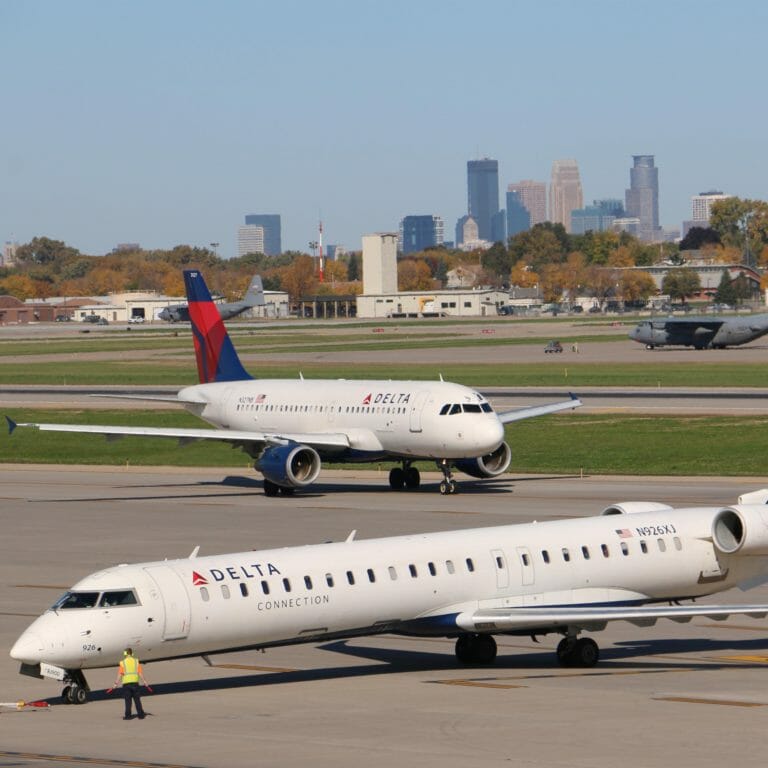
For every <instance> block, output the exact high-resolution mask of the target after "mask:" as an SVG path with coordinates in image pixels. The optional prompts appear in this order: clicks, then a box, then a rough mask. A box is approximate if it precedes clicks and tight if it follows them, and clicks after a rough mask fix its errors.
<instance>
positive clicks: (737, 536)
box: [712, 505, 768, 555]
mask: <svg viewBox="0 0 768 768" xmlns="http://www.w3.org/2000/svg"><path fill="white" fill-rule="evenodd" d="M712 541H713V542H714V544H715V547H717V549H718V550H719V551H720V552H722V553H723V554H725V555H733V554H735V553H736V552H740V553H741V554H743V555H768V508H766V507H765V506H762V505H761V506H751V505H737V506H734V507H725V508H723V509H721V510H720V511H719V512H718V513H717V514H716V515H715V519H714V520H713V521H712Z"/></svg>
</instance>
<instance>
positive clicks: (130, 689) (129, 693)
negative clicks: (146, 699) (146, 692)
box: [123, 683, 144, 717]
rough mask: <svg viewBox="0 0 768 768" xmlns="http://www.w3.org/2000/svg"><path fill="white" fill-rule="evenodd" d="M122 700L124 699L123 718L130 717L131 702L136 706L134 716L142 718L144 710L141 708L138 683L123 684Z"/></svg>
mask: <svg viewBox="0 0 768 768" xmlns="http://www.w3.org/2000/svg"><path fill="white" fill-rule="evenodd" d="M123 698H124V699H125V716H126V717H130V716H131V702H133V703H134V705H135V706H136V714H137V715H138V716H139V717H144V708H143V707H142V706H141V691H140V689H139V684H138V683H123Z"/></svg>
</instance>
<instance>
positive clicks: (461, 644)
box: [456, 634, 496, 665]
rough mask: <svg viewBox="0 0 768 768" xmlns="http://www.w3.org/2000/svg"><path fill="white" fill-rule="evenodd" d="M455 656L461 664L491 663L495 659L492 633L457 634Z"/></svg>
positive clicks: (494, 643)
mask: <svg viewBox="0 0 768 768" xmlns="http://www.w3.org/2000/svg"><path fill="white" fill-rule="evenodd" d="M456 658H457V659H458V660H459V662H461V663H462V664H483V665H485V664H493V662H494V661H495V659H496V641H495V640H494V639H493V635H470V634H466V635H459V637H458V638H457V639H456Z"/></svg>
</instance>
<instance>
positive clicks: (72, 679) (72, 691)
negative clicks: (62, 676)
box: [61, 669, 90, 704]
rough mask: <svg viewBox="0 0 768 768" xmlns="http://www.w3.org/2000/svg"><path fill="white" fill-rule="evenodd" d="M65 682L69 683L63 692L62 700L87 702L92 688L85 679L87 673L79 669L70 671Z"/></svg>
mask: <svg viewBox="0 0 768 768" xmlns="http://www.w3.org/2000/svg"><path fill="white" fill-rule="evenodd" d="M65 682H66V683H67V685H65V686H64V690H62V692H61V700H62V701H63V702H64V703H65V704H85V702H86V701H88V692H89V691H90V688H89V687H88V683H87V682H86V681H85V675H83V673H82V672H81V671H80V670H79V669H74V670H72V671H71V672H69V674H68V676H67V679H66V681H65Z"/></svg>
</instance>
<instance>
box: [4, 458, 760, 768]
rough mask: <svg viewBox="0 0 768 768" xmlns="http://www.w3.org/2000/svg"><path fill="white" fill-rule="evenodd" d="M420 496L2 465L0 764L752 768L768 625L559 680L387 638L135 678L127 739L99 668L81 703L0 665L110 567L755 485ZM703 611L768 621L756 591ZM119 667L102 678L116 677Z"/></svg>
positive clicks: (185, 663) (170, 666) (648, 632)
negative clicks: (269, 488)
mask: <svg viewBox="0 0 768 768" xmlns="http://www.w3.org/2000/svg"><path fill="white" fill-rule="evenodd" d="M438 478H439V475H437V474H435V475H434V476H432V475H430V476H428V477H425V483H424V485H423V486H422V489H421V490H420V491H418V492H413V493H399V492H392V491H390V490H389V488H388V485H387V475H386V472H385V471H381V472H377V471H357V470H351V471H343V472H328V471H324V472H323V473H322V475H321V479H320V482H318V483H317V484H315V485H314V486H312V488H311V490H310V491H308V492H305V493H301V494H297V495H296V496H294V497H292V498H283V497H279V498H267V497H265V496H264V495H263V493H262V491H261V487H260V486H261V484H260V482H259V481H258V479H257V476H256V475H255V473H254V474H252V475H248V474H243V472H242V470H234V469H233V470H231V471H226V470H224V471H222V470H220V469H215V470H214V469H206V468H200V469H176V468H173V469H171V468H161V467H158V468H154V469H134V468H121V469H116V468H112V467H71V466H58V467H51V466H30V465H3V466H0V489H1V490H0V505H1V506H0V510H2V512H1V513H0V519H2V537H0V587H1V590H0V700H1V701H2V702H4V703H13V702H16V701H19V700H24V701H33V700H39V699H46V700H47V701H49V702H50V703H51V706H50V707H49V708H45V709H43V708H32V709H23V710H21V711H16V710H15V709H14V708H12V707H0V767H10V766H19V767H22V768H30V767H31V766H50V765H53V764H56V765H59V766H64V767H65V768H70V767H71V766H78V765H82V764H85V763H87V764H89V765H99V766H124V765H127V764H130V765H131V766H149V765H152V766H171V765H172V766H185V767H186V766H200V767H201V768H218V767H219V766H226V767H231V768H240V767H241V766H242V767H243V768H245V766H248V768H251V767H252V766H255V765H259V766H261V765H263V766H270V768H271V767H275V768H281V767H283V766H285V767H286V768H287V767H288V766H296V765H301V764H303V765H310V764H311V765H312V766H314V767H316V768H325V767H326V766H327V767H328V768H330V767H331V766H334V767H336V768H339V767H340V768H346V767H347V766H350V767H351V766H355V767H357V766H360V765H365V766H366V768H378V767H379V766H382V768H383V767H384V766H387V768H391V766H394V765H403V766H436V765H440V766H441V768H454V766H455V767H456V768H459V766H461V767H462V768H466V766H481V767H484V766H500V765H509V766H526V767H529V766H533V767H535V768H565V766H568V767H577V768H582V767H584V768H586V767H587V766H588V767H589V768H608V766H610V767H611V768H614V767H615V766H617V765H621V766H625V767H626V766H643V768H656V767H657V766H658V767H659V768H661V767H662V766H663V767H664V768H668V766H675V765H679V766H689V765H695V766H697V768H709V766H712V768H714V767H715V766H717V768H721V766H722V765H723V764H724V763H727V764H731V765H738V766H758V765H759V766H762V765H764V763H765V748H766V746H767V745H766V741H768V737H767V736H766V718H768V688H767V687H766V681H767V680H768V638H766V631H767V629H768V622H766V621H765V620H753V619H748V618H734V619H730V620H728V621H726V622H713V621H709V620H706V619H694V620H693V621H692V622H691V623H690V624H676V623H672V622H660V623H659V624H657V625H656V626H655V627H650V628H638V627H635V626H633V625H629V624H625V623H616V624H613V625H610V626H609V627H608V629H607V630H606V631H605V632H602V633H597V634H595V635H594V638H595V639H596V640H597V641H598V643H599V644H600V646H601V651H602V659H601V662H600V664H599V665H598V666H597V667H595V668H594V669H588V670H576V669H562V668H560V667H559V666H558V665H557V663H556V661H555V656H554V647H555V645H556V643H557V640H558V638H557V637H556V636H547V637H544V638H541V642H540V643H538V644H537V643H534V642H532V641H531V640H529V639H528V638H517V637H500V638H499V658H498V660H497V663H496V664H495V665H493V666H492V667H459V666H458V665H457V663H456V661H455V658H454V654H453V641H451V640H444V639H418V638H404V637H397V636H390V635H383V636H378V637H373V638H358V639H355V640H350V641H347V642H344V641H342V642H332V643H324V644H308V645H300V646H293V647H287V648H277V649H272V650H269V651H268V652H267V653H264V654H262V653H257V652H250V653H240V654H229V655H222V656H213V657H212V659H211V660H212V661H213V664H214V666H212V667H209V666H207V665H206V664H205V663H204V662H203V661H202V660H200V659H191V660H179V661H170V662H162V663H152V664H147V665H146V668H145V675H146V677H147V678H148V680H149V682H150V684H151V685H152V687H153V689H154V691H155V693H154V694H153V695H147V696H146V697H145V698H144V705H145V709H146V710H147V712H148V713H150V714H149V716H148V717H147V718H146V719H145V720H143V721H138V720H133V721H131V722H124V721H123V720H122V699H121V698H119V697H118V696H116V695H111V696H110V695H107V694H106V693H105V689H106V688H108V687H109V686H110V685H111V683H112V681H113V679H114V669H104V670H95V671H92V672H90V673H88V680H89V683H90V684H91V687H92V688H93V690H94V693H93V700H92V701H91V702H89V703H88V704H86V705H84V706H72V705H63V704H60V703H58V702H59V700H58V694H59V693H60V690H59V687H58V684H56V683H54V682H52V681H42V680H36V679H33V678H29V677H23V676H20V675H19V674H18V672H17V665H16V662H14V661H13V660H11V659H10V658H9V657H8V655H7V653H8V650H9V649H10V647H11V645H12V644H13V642H14V640H15V639H16V637H17V636H18V635H19V634H20V633H21V632H22V630H23V629H24V628H25V627H26V626H27V625H28V624H29V623H30V622H31V621H32V620H33V619H34V618H35V617H36V616H37V615H38V614H39V613H41V612H42V611H44V610H45V609H46V608H47V607H48V606H50V605H51V604H52V603H53V602H54V600H55V599H56V598H57V597H58V596H59V595H60V594H61V593H62V592H63V591H65V590H66V589H67V588H68V587H69V586H70V585H71V584H72V583H74V582H75V581H77V580H78V579H80V578H82V577H83V576H85V575H86V574H88V573H91V572H93V571H95V570H98V569H99V568H101V567H103V566H106V565H112V564H115V563H119V562H139V561H147V560H155V559H162V558H163V557H169V558H174V557H184V556H186V555H188V554H189V553H190V552H191V551H192V550H193V549H194V548H195V547H196V546H197V545H200V546H201V554H213V553H216V552H230V551H242V550H243V549H246V548H251V547H253V548H254V549H260V548H264V547H274V546H283V545H294V544H302V543H312V542H319V541H327V540H338V539H343V538H346V537H347V535H348V534H349V532H350V531H351V530H353V529H356V530H357V532H358V533H357V536H358V538H370V537H374V536H384V535H390V534H391V535H397V534H402V533H411V532H418V531H431V530H447V529H458V528H466V527H478V526H486V525H497V524H500V523H515V522H527V521H530V520H544V519H549V518H561V517H569V516H583V515H589V514H599V513H600V512H601V511H602V509H603V508H604V507H606V506H608V504H610V503H612V502H617V501H622V500H625V501H626V500H639V499H645V500H654V501H663V502H668V503H671V504H673V505H681V504H685V505H688V504H728V503H733V502H734V501H735V499H736V497H737V496H738V495H739V494H740V493H743V492H745V491H749V490H756V489H758V488H760V487H763V486H764V485H766V481H765V480H764V479H763V478H716V477H695V478H656V477H654V478H645V477H583V478H580V477H572V476H557V477H540V476H520V475H515V474H514V473H512V474H510V475H508V476H506V477H505V478H504V479H501V480H495V481H485V482H479V481H471V480H466V479H464V478H461V485H460V491H459V493H457V494H456V495H455V496H441V495H440V494H439V493H438V492H437V489H436V483H437V480H438ZM713 601H715V602H719V603H726V602H737V601H738V602H763V603H768V588H767V587H758V588H756V589H754V590H752V591H750V592H748V593H741V592H729V593H725V594H723V595H720V596H717V597H715V598H714V599H713ZM115 661H116V663H117V660H115Z"/></svg>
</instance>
